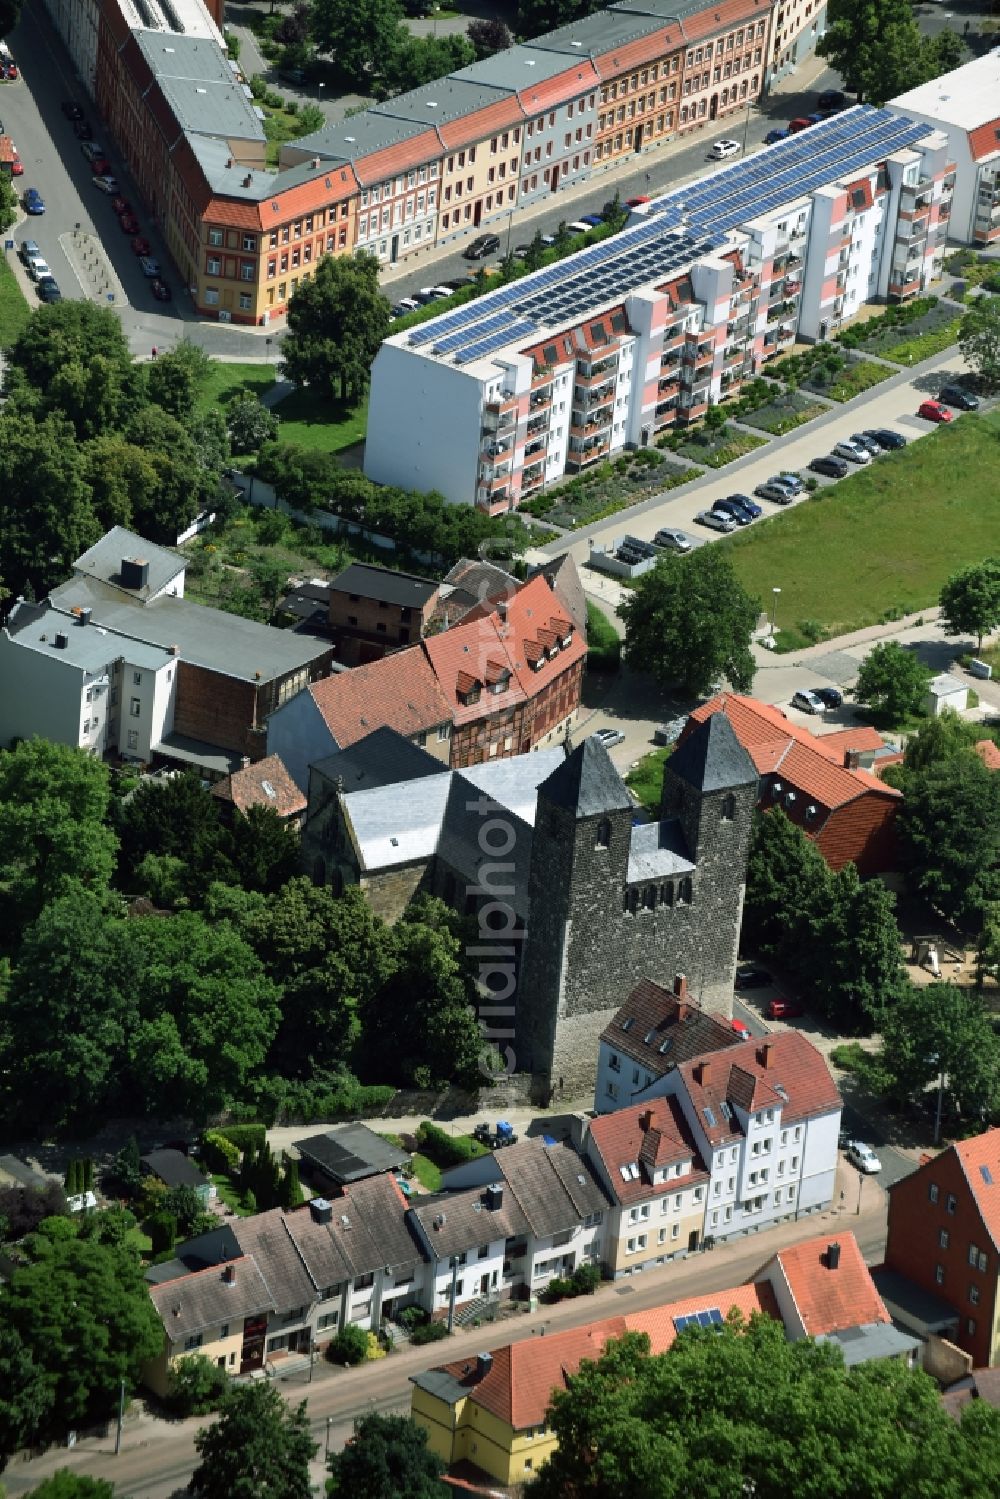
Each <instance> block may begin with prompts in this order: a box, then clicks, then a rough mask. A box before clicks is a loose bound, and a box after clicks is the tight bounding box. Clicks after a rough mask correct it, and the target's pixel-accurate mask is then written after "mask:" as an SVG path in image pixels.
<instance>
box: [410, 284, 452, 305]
mask: <svg viewBox="0 0 1000 1499" xmlns="http://www.w3.org/2000/svg"><path fill="white" fill-rule="evenodd" d="M450 296H451V292H450V291H442V290H441V288H440V287H439V286H422V287H421V288H420V290H419V291H415V292H414V293H413V301H414V302H416V304H417V306H418V307H426V306H427V303H428V302H439V301H440V300H441V298H442V297H450Z"/></svg>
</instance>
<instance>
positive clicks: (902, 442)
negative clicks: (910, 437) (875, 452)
mask: <svg viewBox="0 0 1000 1499" xmlns="http://www.w3.org/2000/svg"><path fill="white" fill-rule="evenodd" d="M865 436H866V437H870V438H872V440H873V441H874V442H877V443H878V445H879V447H880V448H882V449H883V450H884V451H885V452H887V453H891V452H893V451H895V449H896V448H905V447H906V438H905V437H904V436H903V434H902V432H893V430H892V428H891V427H871V428H869V429H868V430H867V431H866V432H865Z"/></svg>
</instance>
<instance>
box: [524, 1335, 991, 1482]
mask: <svg viewBox="0 0 1000 1499" xmlns="http://www.w3.org/2000/svg"><path fill="white" fill-rule="evenodd" d="M648 1348H649V1342H648V1339H647V1338H646V1336H645V1335H644V1334H637V1333H629V1334H626V1336H625V1337H624V1338H622V1339H621V1340H614V1341H612V1342H611V1343H609V1344H608V1345H607V1346H606V1347H605V1350H604V1353H603V1354H602V1356H601V1358H600V1359H599V1360H597V1361H596V1362H592V1361H590V1360H586V1361H585V1362H584V1363H583V1364H582V1365H581V1367H580V1370H579V1372H578V1373H577V1374H575V1375H573V1376H571V1378H570V1379H569V1381H568V1388H567V1389H566V1390H560V1391H558V1392H557V1393H556V1394H555V1396H554V1398H553V1401H552V1405H551V1407H550V1410H549V1416H548V1424H549V1425H550V1426H551V1427H552V1429H553V1430H554V1432H555V1434H556V1436H557V1438H558V1443H559V1445H558V1449H557V1451H556V1452H555V1454H554V1455H553V1456H552V1457H551V1458H550V1459H549V1461H548V1462H546V1463H545V1465H544V1467H543V1468H542V1469H541V1471H540V1473H539V1475H538V1477H537V1478H536V1479H535V1481H534V1483H533V1484H532V1494H533V1495H536V1496H537V1499H567V1496H568V1495H572V1496H573V1499H590V1496H593V1499H623V1496H624V1495H631V1494H642V1495H643V1499H687V1496H689V1495H692V1494H697V1495H698V1496H699V1499H733V1495H739V1494H753V1495H754V1496H755V1499H786V1496H787V1495H789V1494H794V1495H795V1496H796V1499H848V1496H850V1499H899V1496H900V1495H903V1494H906V1495H912V1496H914V1499H988V1496H990V1495H992V1494H993V1493H995V1492H996V1489H997V1485H998V1484H1000V1414H998V1412H997V1411H995V1410H993V1409H992V1408H991V1407H989V1406H988V1405H987V1404H986V1402H985V1401H975V1402H973V1403H972V1404H971V1405H970V1406H969V1407H967V1409H966V1411H965V1412H964V1413H963V1419H962V1421H961V1423H960V1424H959V1423H958V1422H956V1421H954V1420H952V1418H951V1417H950V1416H949V1415H948V1414H947V1413H946V1412H945V1410H944V1408H943V1407H942V1406H941V1403H940V1401H939V1398H938V1391H937V1386H936V1385H935V1384H934V1382H933V1381H932V1380H931V1379H930V1378H929V1376H928V1375H926V1374H924V1373H923V1372H922V1371H921V1370H910V1369H907V1368H906V1367H905V1366H904V1365H903V1364H901V1363H899V1362H898V1361H895V1360H893V1361H890V1360H884V1361H879V1362H873V1363H865V1364H860V1365H858V1366H856V1367H855V1368H852V1369H845V1367H844V1364H843V1359H842V1356H841V1354H840V1351H839V1350H838V1349H836V1348H832V1347H830V1346H829V1345H820V1344H817V1343H814V1342H813V1341H812V1339H810V1338H804V1339H801V1340H799V1341H797V1342H790V1341H789V1340H788V1338H787V1337H786V1335H785V1332H784V1329H783V1328H782V1326H781V1324H780V1322H776V1321H771V1320H770V1319H769V1318H765V1317H759V1316H758V1317H754V1318H751V1320H750V1323H749V1325H744V1324H742V1323H741V1322H740V1321H739V1319H731V1320H730V1321H729V1322H728V1323H727V1325H726V1326H725V1327H724V1328H723V1329H722V1330H721V1331H718V1332H709V1331H703V1330H701V1329H694V1328H690V1329H686V1330H685V1331H684V1332H682V1333H681V1335H680V1336H679V1337H678V1339H677V1341H676V1343H675V1344H674V1346H673V1347H672V1348H671V1350H670V1351H669V1352H668V1353H665V1354H660V1355H657V1356H650V1354H649V1352H648Z"/></svg>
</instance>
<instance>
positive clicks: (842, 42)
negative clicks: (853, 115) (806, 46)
mask: <svg viewBox="0 0 1000 1499" xmlns="http://www.w3.org/2000/svg"><path fill="white" fill-rule="evenodd" d="M816 51H817V52H818V53H819V54H820V56H821V57H825V58H826V59H827V61H828V62H829V63H830V65H831V66H832V67H833V68H834V69H835V71H836V72H838V73H839V74H840V76H841V78H843V80H844V87H845V88H847V89H849V90H850V92H851V93H852V94H856V95H857V98H858V102H859V103H860V102H861V101H862V99H867V100H868V101H869V102H870V103H872V104H878V105H882V104H884V103H885V102H886V100H887V99H892V98H893V97H894V96H895V95H896V94H901V93H904V92H905V91H906V90H907V89H910V88H914V87H915V86H916V85H917V84H919V83H925V82H927V81H928V79H930V78H933V77H934V76H935V73H936V72H937V71H938V69H937V67H936V61H937V55H938V54H937V51H936V49H935V48H927V49H925V48H924V47H923V46H922V42H921V36H920V30H919V27H918V26H917V23H916V20H915V19H914V16H913V13H912V11H911V9H910V6H909V4H908V3H907V0H830V3H829V5H828V8H827V29H826V35H825V36H824V37H823V38H822V39H821V40H820V41H819V42H817V44H816ZM928 69H930V71H928Z"/></svg>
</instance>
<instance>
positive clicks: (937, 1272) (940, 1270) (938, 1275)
mask: <svg viewBox="0 0 1000 1499" xmlns="http://www.w3.org/2000/svg"><path fill="white" fill-rule="evenodd" d="M934 1279H935V1280H936V1281H937V1283H938V1285H939V1286H943V1285H944V1266H943V1265H935V1266H934Z"/></svg>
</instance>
